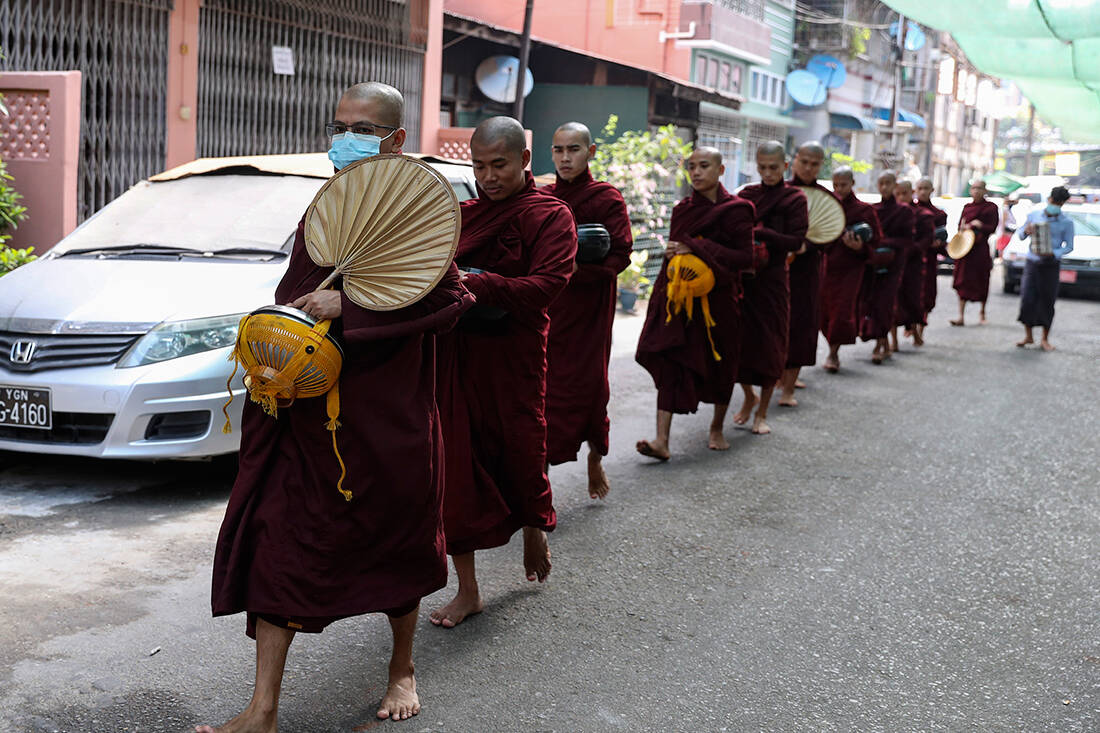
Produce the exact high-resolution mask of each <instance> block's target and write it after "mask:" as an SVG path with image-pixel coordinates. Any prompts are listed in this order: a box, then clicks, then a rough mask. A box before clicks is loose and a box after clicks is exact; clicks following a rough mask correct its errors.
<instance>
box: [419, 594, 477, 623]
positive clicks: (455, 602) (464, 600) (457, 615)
mask: <svg viewBox="0 0 1100 733" xmlns="http://www.w3.org/2000/svg"><path fill="white" fill-rule="evenodd" d="M484 610H485V604H484V603H482V601H481V594H480V593H476V592H475V593H474V594H472V595H463V594H455V597H454V598H452V599H451V602H450V603H448V604H447V605H446V606H443V607H441V608H437V609H435V610H434V611H432V612H431V613H430V614H429V615H428V620H429V621H431V622H432V623H433V624H435V625H436V626H442V627H443V628H445V629H453V628H454V627H456V626H458V625H459V624H460V623H462V622H463V621H465V620H466V619H468V618H469V617H470V616H476V615H477V614H479V613H481V612H482V611H484Z"/></svg>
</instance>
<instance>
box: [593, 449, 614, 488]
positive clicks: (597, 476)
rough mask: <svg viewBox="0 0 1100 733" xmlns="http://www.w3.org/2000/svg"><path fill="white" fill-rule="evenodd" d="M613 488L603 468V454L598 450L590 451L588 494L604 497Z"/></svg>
mask: <svg viewBox="0 0 1100 733" xmlns="http://www.w3.org/2000/svg"><path fill="white" fill-rule="evenodd" d="M610 490H611V484H609V483H608V482H607V473H605V472H604V470H603V456H601V455H600V454H599V453H597V452H596V451H589V452H588V496H589V497H591V498H593V499H602V498H604V497H605V496H607V492H608V491H610Z"/></svg>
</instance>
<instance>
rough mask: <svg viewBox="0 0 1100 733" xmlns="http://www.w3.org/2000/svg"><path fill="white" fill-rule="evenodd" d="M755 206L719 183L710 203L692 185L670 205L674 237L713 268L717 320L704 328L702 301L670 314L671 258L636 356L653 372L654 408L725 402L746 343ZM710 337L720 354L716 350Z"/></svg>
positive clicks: (686, 409) (685, 409)
mask: <svg viewBox="0 0 1100 733" xmlns="http://www.w3.org/2000/svg"><path fill="white" fill-rule="evenodd" d="M752 226H753V207H752V204H750V203H749V202H748V201H745V200H744V199H742V198H740V197H738V196H734V195H733V194H731V193H730V192H728V191H727V190H726V189H725V188H724V187H723V186H722V185H721V184H719V186H718V197H717V200H716V201H711V200H710V199H708V198H707V197H706V196H704V195H702V194H701V193H699V192H697V191H695V192H692V194H691V196H688V197H687V198H685V199H684V200H683V201H681V202H680V203H678V204H676V206H675V207H674V208H673V210H672V224H671V227H670V231H669V238H670V239H671V240H672V241H677V242H682V243H684V244H686V245H688V246H689V247H691V251H692V253H693V254H695V255H696V256H697V257H698V258H699V259H701V260H702V261H703V262H705V263H706V264H707V266H708V267H709V268H710V269H711V270H712V271H713V272H714V288H713V289H712V290H711V291H710V293H708V294H707V300H708V302H709V304H710V313H711V315H712V316H713V317H714V321H715V324H716V325H714V326H712V327H711V328H710V337H709V339H708V336H707V327H706V323H705V320H704V317H703V309H702V305H701V304H700V302H699V299H696V302H695V303H693V312H692V318H691V320H688V318H687V314H686V313H683V312H681V313H673V314H672V319H671V320H669V319H668V313H667V311H666V306H667V304H668V299H667V292H668V274H667V270H668V260H667V259H666V260H665V261H664V262H663V263H662V264H661V272H660V274H659V275H658V276H657V282H656V283H655V284H654V286H653V295H652V297H651V298H650V300H649V307H648V308H647V309H646V317H645V324H644V325H643V326H642V333H641V336H640V337H639V338H638V350H637V353H636V354H635V359H636V360H637V362H638V363H639V364H641V365H642V366H643V367H645V370H646V371H648V372H649V374H650V376H652V377H653V383H654V384H655V385H656V387H657V409H659V410H667V411H669V412H675V413H680V414H684V413H691V412H695V411H696V410H697V409H698V408H699V403H700V402H707V403H710V404H715V405H728V404H729V401H730V396H731V395H732V394H733V385H734V379H735V377H736V375H737V362H738V355H739V346H740V343H741V335H740V328H741V309H740V303H739V301H740V297H741V285H740V280H741V271H742V270H744V269H747V268H749V267H752ZM710 339H713V341H714V348H715V350H717V351H718V354H719V355H720V356H721V357H722V359H721V360H720V361H719V360H716V359H715V358H714V355H713V353H712V352H711V344H710Z"/></svg>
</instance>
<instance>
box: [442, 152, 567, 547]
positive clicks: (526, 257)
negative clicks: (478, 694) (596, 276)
mask: <svg viewBox="0 0 1100 733" xmlns="http://www.w3.org/2000/svg"><path fill="white" fill-rule="evenodd" d="M480 194H481V196H480V198H478V199H475V200H473V201H466V202H463V204H462V238H461V239H460V240H459V242H458V253H457V254H456V255H455V262H456V263H457V264H458V266H459V267H460V268H462V269H470V268H477V269H479V270H483V272H481V273H479V274H470V275H467V276H466V279H465V284H466V287H467V288H469V289H470V292H472V293H473V294H474V295H475V296H476V297H477V302H478V306H477V308H475V310H473V311H471V312H470V313H469V314H467V316H466V317H465V318H463V320H462V321H461V322H460V323H459V325H458V327H457V328H456V329H455V330H454V331H452V332H450V333H448V334H445V335H444V336H441V337H440V339H439V409H440V414H441V417H442V420H443V435H444V438H445V447H446V455H447V466H446V468H447V482H446V485H447V490H446V492H445V495H444V500H443V519H444V523H445V526H446V533H447V552H448V553H449V554H451V555H461V554H465V553H467V552H473V551H474V550H483V549H487V548H490V547H497V546H500V545H503V544H506V543H507V542H508V540H509V538H510V537H511V536H512V534H514V533H515V531H516V530H517V529H519V528H521V527H535V528H538V529H543V530H546V531H550V530H553V529H554V526H555V523H556V517H555V514H554V506H553V497H552V496H551V493H550V481H549V480H548V479H547V477H546V417H545V408H546V339H547V333H548V332H549V330H550V318H549V316H548V315H547V309H548V308H549V306H550V303H551V302H552V301H553V300H554V298H555V297H557V296H558V294H559V293H560V292H561V291H562V289H563V288H565V285H566V283H567V282H568V281H569V276H570V273H571V272H572V270H573V258H574V257H575V256H576V254H577V228H576V224H574V222H573V214H572V213H571V212H570V211H569V207H568V206H566V205H565V204H564V203H562V202H561V201H560V200H559V199H557V198H554V197H553V196H550V195H548V194H546V193H543V192H542V191H539V190H538V189H536V188H535V180H534V178H533V177H532V176H531V174H530V173H528V174H527V185H526V186H525V187H524V188H523V189H522V190H520V191H519V192H518V193H516V194H515V195H513V196H511V197H509V198H507V199H505V200H504V201H493V200H492V199H490V198H489V197H488V196H486V195H485V193H484V192H480ZM486 309H502V310H503V314H502V313H501V312H500V310H498V311H497V313H496V314H486V313H485V310H486ZM475 311H476V313H475ZM493 315H496V316H501V317H495V318H494V317H492V316H493Z"/></svg>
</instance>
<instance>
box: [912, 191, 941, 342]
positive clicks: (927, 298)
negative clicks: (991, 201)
mask: <svg viewBox="0 0 1100 733" xmlns="http://www.w3.org/2000/svg"><path fill="white" fill-rule="evenodd" d="M934 190H935V188H934V187H933V185H932V179H931V178H922V179H920V180H919V181H917V188H916V193H917V206H919V207H920V208H921V209H923V210H924V211H926V212H928V213H930V214H931V215H932V220H933V223H934V224H935V226H936V228H937V229H938V228H939V227H945V226H947V212H946V211H944V210H943V209H940V208H938V207H937V206H936V205H935V204H933V203H932V192H933V191H934ZM946 246H947V240H946V239H942V238H936V237H935V235H933V238H932V247H931V248H930V249H929V251H928V253H927V254H926V255H925V256H924V296H923V297H922V299H921V302H922V303H923V304H924V318H923V319H922V320H921V326H920V329H919V333H920V336H921V340H922V341H923V340H924V328H925V326H927V325H928V314H929V313H931V312H932V309H933V308H935V307H936V290H937V287H936V278H937V277H938V276H939V272H938V270H939V253H940V252H943V250H944V248H945V247H946Z"/></svg>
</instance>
